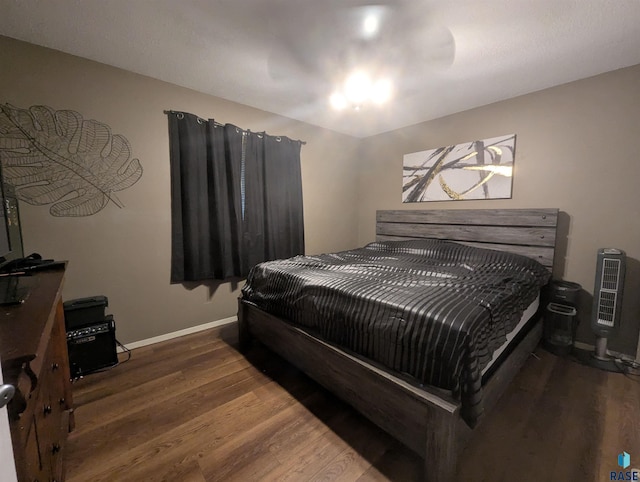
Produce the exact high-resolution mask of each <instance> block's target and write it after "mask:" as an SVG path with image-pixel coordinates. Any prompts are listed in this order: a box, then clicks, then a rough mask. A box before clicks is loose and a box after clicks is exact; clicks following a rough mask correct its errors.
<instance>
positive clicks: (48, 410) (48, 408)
mask: <svg viewBox="0 0 640 482" xmlns="http://www.w3.org/2000/svg"><path fill="white" fill-rule="evenodd" d="M42 412H43V413H44V414H45V415H49V414H50V413H51V405H45V406H44V407H43V409H42Z"/></svg>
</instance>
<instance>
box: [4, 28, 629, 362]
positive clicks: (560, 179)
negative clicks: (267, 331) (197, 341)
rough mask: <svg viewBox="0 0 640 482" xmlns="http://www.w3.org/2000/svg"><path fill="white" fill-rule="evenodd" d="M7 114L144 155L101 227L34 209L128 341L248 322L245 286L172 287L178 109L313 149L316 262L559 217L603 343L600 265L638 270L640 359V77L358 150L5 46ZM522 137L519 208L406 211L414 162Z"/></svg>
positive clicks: (484, 112)
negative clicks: (506, 216)
mask: <svg viewBox="0 0 640 482" xmlns="http://www.w3.org/2000/svg"><path fill="white" fill-rule="evenodd" d="M0 65H2V66H3V68H2V69H1V70H0V102H3V103H11V104H13V105H15V106H18V107H22V108H24V107H28V106H31V105H37V104H43V105H48V106H50V107H52V108H54V109H73V110H76V111H78V112H79V113H81V114H82V115H83V116H84V117H85V118H87V119H96V120H98V121H101V122H104V123H106V124H108V125H109V126H110V127H111V129H112V131H113V133H119V134H122V135H124V136H125V137H127V138H128V139H129V141H130V142H131V146H132V149H133V155H134V157H137V158H139V159H140V161H141V163H142V166H143V169H144V174H143V176H142V178H141V180H140V181H139V182H138V183H137V184H136V185H134V186H133V187H132V188H130V189H128V190H125V191H121V192H119V193H117V196H118V199H120V200H121V201H122V203H123V204H124V206H125V207H124V208H123V209H119V208H118V207H116V206H115V205H113V204H110V205H108V206H107V207H106V208H105V209H103V210H102V211H101V212H100V213H98V214H96V215H94V216H89V217H85V218H54V217H53V216H51V215H50V214H49V212H48V207H47V206H40V207H35V206H30V205H26V204H25V203H21V206H20V207H21V214H22V219H23V235H24V240H25V250H26V251H27V252H32V251H38V252H40V253H42V254H43V255H44V256H46V257H52V258H56V259H68V260H69V261H70V264H69V269H68V273H67V281H66V287H65V290H64V297H65V298H66V299H71V298H77V297H83V296H89V295H93V294H104V295H106V296H108V297H109V301H110V310H111V312H112V313H114V315H115V318H116V323H117V329H118V337H119V339H121V341H123V342H125V343H126V342H131V341H138V340H143V339H146V338H150V337H153V336H157V335H161V334H165V333H170V332H172V331H177V330H180V329H183V328H188V327H191V326H196V325H199V324H202V323H206V322H210V321H215V320H219V319H223V318H227V317H230V316H234V315H235V311H236V308H235V303H236V297H237V295H238V289H237V287H234V286H232V285H231V284H229V283H223V284H220V285H218V286H216V287H207V286H197V287H184V286H182V285H170V284H169V261H170V198H169V158H168V136H167V121H166V117H165V115H164V114H163V110H164V109H174V110H184V111H188V112H192V113H194V114H197V115H200V116H202V117H214V118H215V119H217V120H218V121H220V122H230V123H233V124H236V125H239V126H241V127H243V128H247V129H251V130H254V131H261V130H266V131H267V132H269V133H271V134H276V135H287V136H290V137H292V138H296V139H303V140H305V141H307V145H305V146H303V148H302V170H303V190H304V202H305V224H306V228H305V236H306V247H307V252H308V253H318V252H326V251H334V250H341V249H348V248H352V247H354V246H357V245H361V244H364V243H366V242H369V241H372V240H373V239H374V237H375V233H374V225H375V211H376V209H390V208H411V209H414V208H415V209H424V208H428V209H456V208H502V207H505V208H517V207H538V206H540V207H558V208H560V210H561V211H562V213H563V216H562V226H561V234H562V237H563V238H564V241H563V243H562V244H561V256H560V257H559V258H558V259H557V261H556V266H555V269H554V274H555V276H556V277H558V278H560V277H562V278H564V279H567V280H571V281H575V282H578V283H580V284H582V286H583V287H584V288H585V290H586V293H585V296H584V303H583V305H584V306H583V307H582V309H581V318H582V323H581V327H580V330H579V337H580V339H581V340H584V341H587V342H590V341H591V340H592V337H591V335H590V330H589V328H588V321H589V313H590V305H589V303H590V301H591V300H590V296H589V294H590V293H592V292H593V278H594V271H595V254H596V251H597V249H598V248H600V247H608V246H613V247H618V248H622V249H624V250H626V251H627V254H628V256H629V264H628V275H627V283H626V287H627V290H626V296H625V300H624V319H623V327H622V330H621V332H620V334H619V335H618V336H616V337H615V338H614V339H612V341H611V347H612V348H614V349H617V350H620V351H623V352H625V353H630V354H635V350H636V343H637V339H638V331H639V324H640V297H638V296H636V294H635V292H636V291H637V290H638V286H639V285H640V262H639V261H638V259H640V223H639V222H638V219H640V189H639V188H638V186H637V181H638V179H640V162H639V161H638V155H637V153H636V152H637V144H636V137H637V133H638V126H639V125H640V95H638V87H637V86H638V85H640V66H636V67H632V68H628V69H623V70H620V71H616V72H612V73H609V74H604V75H600V76H597V77H593V78H591V79H586V80H582V81H578V82H573V83H571V84H566V85H564V86H560V87H556V88H553V89H548V90H545V91H541V92H537V93H534V94H529V95H526V96H522V97H518V98H515V99H511V100H508V101H504V102H500V103H496V104H493V105H489V106H485V107H481V108H478V109H473V110H470V111H467V112H463V113H459V114H456V115H452V116H449V117H445V118H442V119H438V120H435V121H432V122H426V123H423V124H419V125H415V126H411V127H407V128H404V129H400V130H398V131H394V132H390V133H386V134H382V135H379V136H375V137H370V138H367V139H363V140H360V141H358V140H356V139H353V138H350V137H348V136H342V135H339V134H336V133H334V132H332V131H328V130H324V129H320V128H316V127H312V126H309V125H306V124H303V123H300V122H296V121H292V120H290V119H287V118H284V117H280V116H276V115H272V114H269V113H266V112H263V111H259V110H256V109H252V108H250V107H247V106H243V105H240V104H236V103H233V102H228V101H225V100H223V99H219V98H216V97H211V96H207V95H204V94H200V93H197V92H194V91H191V90H188V89H184V88H180V87H177V86H175V85H171V84H168V83H164V82H160V81H157V80H154V79H150V78H147V77H143V76H140V75H136V74H133V73H130V72H126V71H122V70H119V69H115V68H112V67H108V66H105V65H102V64H98V63H95V62H91V61H87V60H83V59H80V58H77V57H73V56H69V55H66V54H62V53H59V52H55V51H52V50H48V49H44V48H40V47H36V46H32V45H29V44H25V43H22V42H18V41H15V40H11V39H7V38H4V37H0ZM507 133H516V134H517V136H518V137H517V147H516V163H515V166H516V167H515V179H514V186H513V199H511V200H499V201H498V200H497V201H486V202H479V201H467V202H462V203H453V202H442V203H423V204H415V205H403V204H402V203H401V201H400V193H401V188H400V186H401V166H402V155H403V154H405V153H409V152H415V151H419V150H424V149H429V148H433V147H439V146H443V145H447V144H452V143H459V142H464V141H469V140H473V139H478V138H487V137H493V136H498V135H502V134H507Z"/></svg>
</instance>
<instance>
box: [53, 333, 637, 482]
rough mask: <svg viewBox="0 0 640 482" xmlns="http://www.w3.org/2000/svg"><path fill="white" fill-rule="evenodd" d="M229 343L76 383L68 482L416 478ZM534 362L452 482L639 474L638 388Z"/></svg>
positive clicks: (382, 446) (376, 435) (349, 413)
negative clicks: (622, 457)
mask: <svg viewBox="0 0 640 482" xmlns="http://www.w3.org/2000/svg"><path fill="white" fill-rule="evenodd" d="M236 347H237V334H236V326H235V324H232V325H227V326H225V327H223V328H220V329H214V330H209V331H205V332H200V333H197V334H194V335H189V336H185V337H182V338H179V339H176V340H171V341H168V342H164V343H161V344H157V345H152V346H148V347H144V348H140V349H137V350H134V351H133V356H132V358H131V360H130V361H129V362H127V363H124V364H121V365H120V366H118V367H116V368H114V369H112V370H109V371H106V372H103V373H96V374H93V375H89V376H87V377H85V378H84V379H82V380H80V381H78V382H76V383H75V384H74V402H75V405H76V410H75V416H76V429H75V431H74V432H73V433H72V434H70V436H69V443H68V446H67V449H66V453H65V455H64V456H65V461H66V466H67V480H68V481H69V482H88V481H91V482H96V481H110V482H113V481H161V480H162V481H180V482H202V481H207V482H209V481H235V480H237V481H270V480H278V481H279V480H291V481H312V480H313V481H333V480H343V481H384V480H392V481H414V480H420V477H421V474H422V466H423V462H422V460H421V459H420V458H419V457H418V456H416V455H414V454H413V453H412V452H411V451H409V450H408V449H405V448H404V447H403V446H401V445H400V444H399V443H398V442H396V441H394V440H393V439H392V438H391V437H390V436H388V435H386V434H385V433H384V432H382V431H381V430H379V429H378V428H377V427H375V426H374V425H373V424H371V423H370V422H368V421H367V420H366V419H364V418H363V417H361V416H360V415H359V414H357V413H356V412H355V411H354V410H352V409H351V408H350V407H348V406H347V405H345V404H344V403H342V402H341V401H339V400H338V399H336V398H335V397H333V396H332V395H331V394H330V393H329V392H327V391H326V390H324V389H323V388H321V387H320V386H318V385H317V384H315V383H314V382H313V381H311V380H310V379H308V378H307V377H306V376H305V375H303V374H302V373H300V372H299V371H297V370H296V369H295V368H293V367H292V366H290V365H288V364H287V363H286V362H284V361H283V360H281V359H280V358H278V357H277V356H275V355H273V354H272V353H270V352H269V351H268V350H266V349H265V348H263V347H261V346H260V345H255V346H253V347H252V349H251V350H250V352H249V353H248V355H247V357H246V358H245V356H243V355H242V354H240V353H239V352H238V351H237V349H236ZM536 355H537V356H536V357H533V356H532V357H530V358H529V360H527V363H526V364H525V366H524V368H523V370H522V371H521V372H520V373H519V374H518V375H517V377H516V379H515V380H514V382H513V383H512V385H511V386H510V387H509V389H508V390H507V392H506V393H505V395H504V396H503V397H502V399H501V400H500V401H499V403H498V404H497V406H496V408H495V410H494V411H492V412H491V413H490V414H489V415H488V417H487V418H486V419H485V420H484V422H483V423H482V424H481V425H480V426H479V427H478V428H477V429H476V433H475V435H474V437H473V438H472V440H471V442H470V444H469V445H468V446H467V448H466V449H465V451H464V452H463V454H462V456H461V459H460V464H459V467H458V474H457V478H456V480H460V481H469V482H473V481H487V482H489V481H490V482H494V481H495V482H499V481H513V480H518V481H521V482H527V481H531V482H533V481H535V482H541V481H555V480H567V481H569V480H570V481H604V480H610V476H609V474H610V472H611V471H616V470H622V469H620V468H619V467H618V466H617V463H616V462H617V454H618V453H621V452H622V451H626V452H627V453H629V454H630V455H631V467H640V379H638V377H628V376H624V375H620V374H612V373H607V372H602V371H599V370H595V369H592V368H588V367H585V366H581V365H579V364H577V363H574V362H572V361H570V360H566V359H561V358H558V357H555V356H553V355H551V354H549V353H547V352H545V351H544V350H542V349H538V350H537V351H536ZM371 396H372V397H373V396H375V394H371ZM626 470H630V468H629V469H626Z"/></svg>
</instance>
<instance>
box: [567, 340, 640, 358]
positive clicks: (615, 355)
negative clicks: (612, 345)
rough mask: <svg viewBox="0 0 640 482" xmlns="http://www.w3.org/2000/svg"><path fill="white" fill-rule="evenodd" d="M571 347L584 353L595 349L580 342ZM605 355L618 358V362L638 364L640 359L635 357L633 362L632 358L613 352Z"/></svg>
mask: <svg viewBox="0 0 640 482" xmlns="http://www.w3.org/2000/svg"><path fill="white" fill-rule="evenodd" d="M573 346H575V347H576V348H578V349H580V350H586V351H594V350H595V349H596V347H595V346H593V345H589V344H588V343H582V342H581V341H575V342H573ZM607 355H610V356H612V357H615V358H619V359H620V360H627V361H636V362H640V359H638V358H637V357H636V360H634V359H633V357H632V356H630V355H625V354H624V353H620V352H617V351H613V350H607Z"/></svg>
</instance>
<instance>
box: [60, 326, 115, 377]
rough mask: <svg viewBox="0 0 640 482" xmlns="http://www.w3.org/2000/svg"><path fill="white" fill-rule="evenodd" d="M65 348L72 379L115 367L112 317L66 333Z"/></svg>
mask: <svg viewBox="0 0 640 482" xmlns="http://www.w3.org/2000/svg"><path fill="white" fill-rule="evenodd" d="M67 348H68V350H69V368H70V370H71V377H72V378H78V377H80V376H83V375H87V374H89V373H93V372H96V371H98V370H102V369H103V368H108V367H112V366H114V365H117V364H118V352H117V350H116V325H115V323H114V321H113V315H107V316H106V317H105V318H104V320H103V321H101V322H99V323H93V324H91V325H86V326H83V327H82V328H78V329H75V330H70V331H67Z"/></svg>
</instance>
